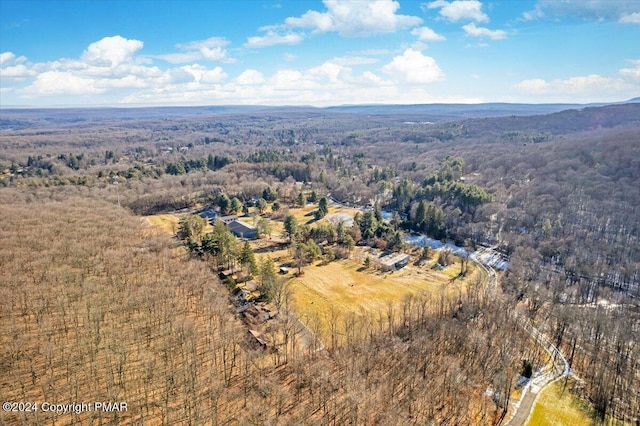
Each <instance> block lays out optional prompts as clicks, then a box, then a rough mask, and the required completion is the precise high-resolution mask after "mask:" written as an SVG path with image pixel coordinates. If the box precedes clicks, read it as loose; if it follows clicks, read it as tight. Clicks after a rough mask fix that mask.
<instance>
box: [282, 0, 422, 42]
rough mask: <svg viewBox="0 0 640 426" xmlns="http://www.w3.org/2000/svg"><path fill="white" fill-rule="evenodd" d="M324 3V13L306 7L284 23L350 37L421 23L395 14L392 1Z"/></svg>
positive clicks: (326, 0) (396, 6) (337, 0)
mask: <svg viewBox="0 0 640 426" xmlns="http://www.w3.org/2000/svg"><path fill="white" fill-rule="evenodd" d="M324 5H325V7H326V8H327V10H326V12H318V11H315V10H309V11H307V12H306V13H305V14H303V15H302V16H300V17H290V18H287V19H286V20H285V25H286V26H287V27H290V28H307V29H310V30H312V31H314V32H319V33H323V32H337V33H338V34H340V35H341V36H347V37H352V36H368V35H371V34H377V33H390V32H395V31H397V30H400V29H405V28H411V27H415V26H416V25H420V24H421V23H422V19H421V18H419V17H417V16H410V15H399V14H397V11H398V9H399V8H400V3H398V2H397V1H393V0H372V1H351V0H324Z"/></svg>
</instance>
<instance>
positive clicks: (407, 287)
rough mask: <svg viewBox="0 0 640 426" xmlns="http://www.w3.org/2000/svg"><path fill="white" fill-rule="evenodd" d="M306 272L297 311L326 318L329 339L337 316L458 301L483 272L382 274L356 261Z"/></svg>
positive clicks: (295, 284)
mask: <svg viewBox="0 0 640 426" xmlns="http://www.w3.org/2000/svg"><path fill="white" fill-rule="evenodd" d="M303 272H304V273H303V275H302V276H301V277H293V278H291V279H290V288H291V292H292V302H293V306H294V309H295V311H296V313H297V314H298V316H299V317H300V318H301V319H302V321H303V322H309V321H311V320H312V319H313V318H320V320H321V324H322V325H321V333H322V334H323V335H325V337H326V332H327V322H328V321H329V319H330V318H331V317H332V316H337V317H340V318H344V317H345V316H346V315H348V314H352V313H354V314H356V315H365V314H370V315H373V316H374V317H378V315H381V314H385V313H386V312H387V310H388V309H389V307H392V308H393V309H398V308H399V307H400V306H401V305H402V304H403V302H404V301H406V300H407V299H408V298H409V297H414V298H421V297H423V296H425V295H428V296H431V297H440V296H441V295H442V296H444V297H445V298H449V297H453V296H456V295H458V294H459V293H460V292H464V291H465V288H466V286H467V284H468V283H469V282H472V280H473V279H474V277H475V274H478V273H480V272H479V271H475V270H474V271H472V273H471V274H470V275H469V277H468V278H466V279H463V280H456V281H452V280H451V279H450V277H449V275H448V274H447V273H446V272H447V270H444V271H433V270H429V269H421V268H416V267H414V266H407V267H405V268H404V269H402V270H400V271H394V272H386V273H382V272H379V271H374V270H373V269H364V267H363V266H362V265H360V264H358V263H356V262H354V261H352V260H340V261H335V262H332V263H329V264H326V265H323V264H318V265H310V266H307V267H305V268H304V270H303Z"/></svg>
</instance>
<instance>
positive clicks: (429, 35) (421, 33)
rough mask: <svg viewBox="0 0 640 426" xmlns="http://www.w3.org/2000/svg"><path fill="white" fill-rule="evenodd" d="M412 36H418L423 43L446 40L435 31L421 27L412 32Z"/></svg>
mask: <svg viewBox="0 0 640 426" xmlns="http://www.w3.org/2000/svg"><path fill="white" fill-rule="evenodd" d="M411 34H412V35H414V36H418V39H419V40H421V41H443V40H446V38H445V37H444V36H442V35H440V34H438V33H436V32H435V31H433V30H432V29H431V28H429V27H419V28H414V29H413V30H411Z"/></svg>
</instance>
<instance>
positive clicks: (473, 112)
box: [325, 103, 585, 121]
mask: <svg viewBox="0 0 640 426" xmlns="http://www.w3.org/2000/svg"><path fill="white" fill-rule="evenodd" d="M583 107H585V105H581V104H509V103H487V104H416V105H344V106H336V107H329V108H325V110H327V111H333V112H346V113H351V114H370V115H397V114H401V115H405V114H411V115H413V114H424V115H427V116H429V117H431V118H432V120H430V121H441V120H451V119H461V118H482V117H504V116H511V115H534V114H548V113H552V112H558V111H564V110H567V109H575V108H583Z"/></svg>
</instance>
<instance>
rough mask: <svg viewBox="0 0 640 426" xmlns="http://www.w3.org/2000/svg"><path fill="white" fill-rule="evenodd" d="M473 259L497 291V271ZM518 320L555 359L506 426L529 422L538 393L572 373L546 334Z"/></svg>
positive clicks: (527, 389)
mask: <svg viewBox="0 0 640 426" xmlns="http://www.w3.org/2000/svg"><path fill="white" fill-rule="evenodd" d="M469 257H470V259H471V260H472V261H474V262H475V263H476V264H478V265H479V266H480V267H481V268H482V269H484V270H485V272H486V273H487V276H488V277H489V278H488V280H489V281H488V283H487V286H486V291H487V292H491V293H493V292H495V290H496V285H497V278H496V272H495V270H494V269H493V268H491V267H490V266H489V265H486V264H484V262H482V257H480V258H478V257H476V256H474V255H473V254H472V255H471V256H469ZM516 321H517V322H518V324H519V325H520V327H522V329H523V330H524V331H526V332H527V333H529V335H530V336H531V337H532V338H533V339H534V340H535V341H536V342H537V343H538V344H539V345H540V346H542V347H543V348H544V350H545V351H547V353H548V354H549V356H551V358H552V360H553V365H552V367H551V368H550V369H549V371H547V372H546V373H544V374H540V375H538V376H535V377H534V378H533V379H531V381H530V382H529V383H528V384H527V386H525V388H524V390H523V392H522V397H521V398H520V400H519V401H518V402H516V403H515V405H514V407H513V411H512V412H511V417H509V419H508V420H507V422H506V423H505V426H507V425H508V426H522V425H525V424H526V423H527V420H528V419H529V416H530V415H531V412H532V410H533V406H534V404H535V402H536V399H537V398H538V394H539V393H540V392H541V391H542V389H544V388H545V387H546V386H547V385H549V384H551V383H553V382H554V381H556V380H558V379H560V378H562V377H564V376H568V375H570V374H571V370H570V369H569V363H568V362H567V360H566V359H565V357H564V355H562V353H561V352H560V350H559V349H558V348H557V347H556V346H555V345H554V344H553V343H551V342H550V341H549V340H548V339H547V338H546V337H545V336H544V334H542V333H541V332H540V331H539V330H538V329H537V328H535V327H534V326H533V324H531V322H530V321H528V320H527V319H525V318H518V317H516Z"/></svg>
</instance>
